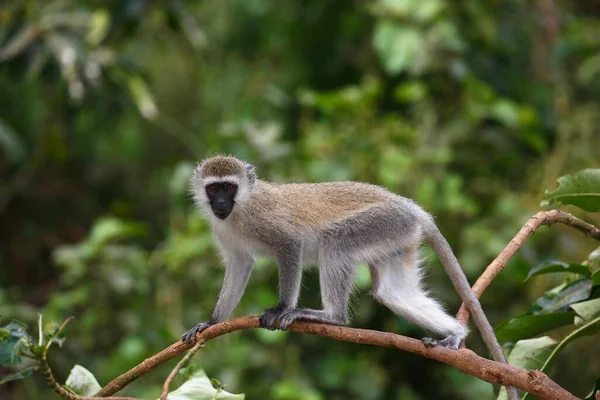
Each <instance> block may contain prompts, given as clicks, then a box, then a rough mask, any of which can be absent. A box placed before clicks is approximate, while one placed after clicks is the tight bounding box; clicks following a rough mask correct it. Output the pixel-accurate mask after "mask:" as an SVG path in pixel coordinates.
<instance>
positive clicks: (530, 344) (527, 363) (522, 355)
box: [497, 336, 558, 400]
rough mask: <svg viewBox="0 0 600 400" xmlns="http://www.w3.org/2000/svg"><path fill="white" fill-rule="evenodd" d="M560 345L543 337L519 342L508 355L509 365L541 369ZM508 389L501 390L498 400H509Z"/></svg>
mask: <svg viewBox="0 0 600 400" xmlns="http://www.w3.org/2000/svg"><path fill="white" fill-rule="evenodd" d="M557 345H558V343H557V342H556V340H554V339H552V338H550V337H548V336H543V337H539V338H535V339H527V340H519V341H518V342H517V343H516V344H515V347H513V349H512V350H511V352H510V354H509V355H508V360H507V361H508V363H509V364H511V365H515V366H517V367H521V368H525V369H539V368H540V367H541V366H542V365H543V363H544V360H545V359H546V358H547V357H548V356H549V355H550V354H552V351H553V350H554V349H555V348H556V346H557ZM507 399H508V393H507V392H506V388H505V387H502V388H500V392H499V393H498V397H497V400H507Z"/></svg>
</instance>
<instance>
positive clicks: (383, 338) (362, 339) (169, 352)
mask: <svg viewBox="0 0 600 400" xmlns="http://www.w3.org/2000/svg"><path fill="white" fill-rule="evenodd" d="M258 327H259V322H258V315H249V316H245V317H240V318H236V319H233V320H229V321H225V322H221V323H219V324H216V325H213V326H211V327H210V328H208V329H206V330H205V331H203V332H202V333H200V334H199V335H198V336H197V339H198V340H201V341H204V342H206V341H208V340H210V339H214V338H216V337H218V336H222V335H225V334H227V333H231V332H234V331H238V330H241V329H248V328H258ZM289 330H291V331H294V332H299V333H307V334H310V335H317V336H322V337H326V338H330V339H335V340H341V341H346V342H354V343H359V344H370V345H375V346H384V347H392V348H395V349H399V350H405V351H409V352H411V353H415V354H419V355H422V356H423V357H427V358H431V359H434V360H437V361H441V362H443V363H445V364H448V365H451V366H453V367H455V368H457V369H458V370H460V371H462V372H464V373H465V374H469V375H472V376H475V377H477V378H480V379H482V380H484V381H487V382H490V383H494V384H498V385H504V386H514V387H517V388H519V389H521V390H524V391H526V392H529V393H531V394H533V395H535V396H538V397H539V398H540V399H549V400H574V399H577V397H575V396H573V395H572V394H571V393H569V392H567V391H566V390H565V389H563V388H562V387H561V386H559V385H558V384H557V383H556V382H554V381H552V380H551V379H550V378H548V376H547V375H546V374H544V373H543V372H541V371H529V370H525V369H521V368H517V367H515V366H512V365H509V364H503V363H498V362H496V361H492V360H488V359H486V358H483V357H480V356H478V355H477V354H475V353H474V352H473V351H471V350H468V349H461V350H450V349H446V348H443V347H434V348H427V347H425V346H424V345H423V343H422V342H421V341H420V340H417V339H413V338H408V337H406V336H401V335H397V334H394V333H387V332H378V331H372V330H368V329H356V328H347V327H342V326H335V325H325V324H319V323H313V322H305V321H297V322H294V323H293V324H292V325H291V327H290V328H289ZM192 346H193V345H189V344H184V343H182V342H181V341H178V342H176V343H173V344H172V345H171V346H169V347H167V348H166V349H164V350H162V351H161V352H159V353H157V354H155V355H154V356H152V357H150V358H148V359H146V360H144V361H143V362H142V363H141V364H139V365H137V366H136V367H134V368H132V369H131V370H129V371H127V372H125V373H124V374H122V375H120V376H118V377H117V378H115V379H114V380H113V381H111V382H110V383H109V384H108V385H106V386H105V387H104V388H103V389H102V390H100V391H99V392H98V393H96V395H95V396H96V397H104V396H110V395H112V394H114V393H116V392H118V391H119V390H121V389H123V388H124V387H125V386H127V385H128V384H129V383H131V382H132V381H134V380H135V379H137V378H139V377H141V376H142V375H144V374H146V373H147V372H149V371H151V370H153V369H155V368H157V367H158V366H159V365H161V364H163V363H165V362H167V361H169V360H170V359H172V358H173V357H176V356H178V355H180V354H181V353H183V352H185V351H186V350H189V349H190V348H191V347H192Z"/></svg>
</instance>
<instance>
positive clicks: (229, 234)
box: [211, 217, 319, 265]
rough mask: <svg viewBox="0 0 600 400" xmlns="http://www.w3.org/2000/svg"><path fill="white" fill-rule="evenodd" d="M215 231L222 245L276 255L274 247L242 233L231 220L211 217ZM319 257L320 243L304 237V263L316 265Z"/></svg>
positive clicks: (250, 251)
mask: <svg viewBox="0 0 600 400" xmlns="http://www.w3.org/2000/svg"><path fill="white" fill-rule="evenodd" d="M211 224H212V228H213V232H214V233H215V235H216V236H217V238H218V240H219V241H220V242H221V245H222V246H224V247H225V248H228V249H236V250H240V251H243V252H246V253H249V254H251V255H253V256H261V257H268V258H273V256H275V254H274V251H273V249H270V248H268V247H267V246H265V245H263V244H262V243H260V242H259V241H257V240H253V239H252V238H251V237H248V235H243V234H240V233H239V232H240V230H239V229H236V228H235V226H232V224H231V222H229V221H227V220H225V221H222V220H219V219H217V218H214V217H213V218H211ZM318 259H319V243H318V241H317V239H316V238H304V240H303V241H302V263H303V264H304V265H314V264H317V263H318Z"/></svg>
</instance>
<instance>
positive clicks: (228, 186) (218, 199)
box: [205, 182, 238, 219]
mask: <svg viewBox="0 0 600 400" xmlns="http://www.w3.org/2000/svg"><path fill="white" fill-rule="evenodd" d="M205 190H206V195H207V196H208V199H209V200H210V206H211V208H212V210H213V212H214V213H215V215H216V216H217V218H219V219H225V218H227V217H228V216H229V214H231V211H233V205H234V204H235V200H234V198H235V194H236V193H237V190H238V187H237V185H236V184H233V183H229V182H215V183H211V184H210V185H206V187H205Z"/></svg>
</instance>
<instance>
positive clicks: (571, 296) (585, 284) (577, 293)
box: [530, 279, 592, 314]
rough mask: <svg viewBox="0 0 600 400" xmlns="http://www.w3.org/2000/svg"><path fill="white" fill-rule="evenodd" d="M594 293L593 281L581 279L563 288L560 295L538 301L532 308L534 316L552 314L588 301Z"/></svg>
mask: <svg viewBox="0 0 600 400" xmlns="http://www.w3.org/2000/svg"><path fill="white" fill-rule="evenodd" d="M591 292H592V280H591V279H580V280H577V281H575V282H572V283H570V284H568V285H566V286H565V287H563V288H562V289H561V290H560V291H558V293H553V292H551V293H548V294H546V295H544V296H542V297H540V298H539V299H537V300H536V302H535V303H534V305H533V306H532V307H531V309H530V312H531V313H532V314H540V313H550V312H554V311H558V310H560V309H562V308H566V307H567V306H569V305H571V304H573V303H577V302H578V301H581V300H586V299H587V298H589V297H590V293H591Z"/></svg>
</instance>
